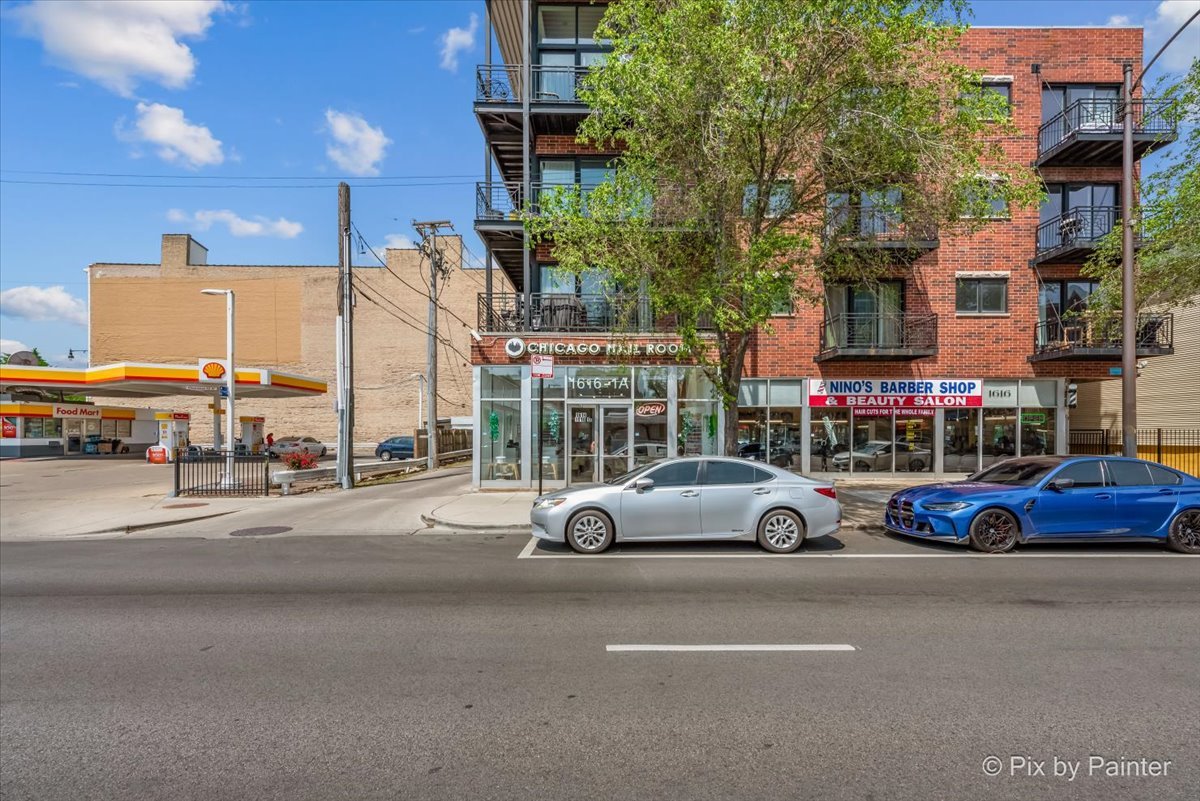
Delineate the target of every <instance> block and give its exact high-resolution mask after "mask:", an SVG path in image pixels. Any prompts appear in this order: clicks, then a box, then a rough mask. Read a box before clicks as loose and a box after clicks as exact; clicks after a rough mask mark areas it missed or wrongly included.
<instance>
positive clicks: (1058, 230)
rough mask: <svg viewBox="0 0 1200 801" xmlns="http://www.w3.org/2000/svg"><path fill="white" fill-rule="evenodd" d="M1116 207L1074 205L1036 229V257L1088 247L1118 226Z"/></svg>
mask: <svg viewBox="0 0 1200 801" xmlns="http://www.w3.org/2000/svg"><path fill="white" fill-rule="evenodd" d="M1120 214H1121V210H1120V209H1119V208H1118V207H1116V206H1076V207H1075V208H1073V209H1068V210H1067V211H1066V212H1064V213H1063V214H1060V215H1059V216H1057V217H1054V218H1052V219H1050V220H1047V221H1046V222H1044V223H1042V224H1041V225H1039V226H1038V229H1037V252H1038V255H1042V254H1044V253H1049V252H1051V251H1055V250H1061V249H1073V248H1079V247H1089V246H1092V245H1094V244H1095V243H1096V242H1098V241H1100V239H1101V238H1103V237H1104V236H1105V235H1106V234H1107V233H1108V232H1109V231H1111V230H1112V229H1113V228H1115V227H1116V226H1117V225H1118V224H1119V219H1120Z"/></svg>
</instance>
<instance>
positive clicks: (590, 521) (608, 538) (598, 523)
mask: <svg viewBox="0 0 1200 801" xmlns="http://www.w3.org/2000/svg"><path fill="white" fill-rule="evenodd" d="M612 541H613V534H612V524H611V523H609V522H608V518H606V517H604V516H603V515H601V514H600V513H598V512H581V513H580V514H578V515H576V516H575V517H573V518H571V522H570V523H569V524H568V529H567V542H568V543H569V544H570V545H571V547H572V548H574V549H575V550H576V551H578V552H579V553H600V552H601V551H603V550H604V549H605V548H607V547H608V546H609V545H611V544H612Z"/></svg>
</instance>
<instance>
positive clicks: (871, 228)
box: [825, 206, 937, 242]
mask: <svg viewBox="0 0 1200 801" xmlns="http://www.w3.org/2000/svg"><path fill="white" fill-rule="evenodd" d="M825 236H826V238H828V239H838V240H842V241H851V242H905V241H918V240H920V241H927V240H933V239H936V238H937V233H936V231H935V230H934V229H933V227H932V226H928V225H920V224H917V223H914V222H906V221H905V219H904V214H903V211H902V210H901V209H894V208H880V207H871V206H836V207H834V208H830V209H828V210H826V213H825Z"/></svg>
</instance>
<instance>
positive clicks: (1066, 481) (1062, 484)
mask: <svg viewBox="0 0 1200 801" xmlns="http://www.w3.org/2000/svg"><path fill="white" fill-rule="evenodd" d="M1073 486H1075V479H1073V478H1056V479H1054V480H1053V481H1051V482H1050V483H1049V484H1047V485H1046V488H1047V489H1052V490H1054V491H1055V492H1062V491H1063V490H1069V489H1070V488H1071V487H1073Z"/></svg>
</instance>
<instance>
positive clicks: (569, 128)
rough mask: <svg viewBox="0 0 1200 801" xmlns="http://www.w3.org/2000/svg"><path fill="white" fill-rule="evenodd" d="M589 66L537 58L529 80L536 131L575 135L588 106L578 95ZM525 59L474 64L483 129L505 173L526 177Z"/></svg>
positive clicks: (477, 111) (532, 124)
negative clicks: (520, 62) (523, 161)
mask: <svg viewBox="0 0 1200 801" xmlns="http://www.w3.org/2000/svg"><path fill="white" fill-rule="evenodd" d="M587 72H588V68H587V67H551V66H542V65H540V64H535V65H533V67H532V74H531V76H530V80H531V81H532V86H533V92H532V93H531V94H530V97H529V112H530V127H531V128H532V131H533V133H536V134H562V135H574V134H575V131H576V128H577V127H578V125H579V121H580V120H581V119H583V117H584V116H586V115H587V113H588V112H587V106H586V105H584V103H583V101H581V100H580V99H579V86H580V83H581V81H582V80H583V76H584V75H586V74H587ZM523 78H524V76H523V74H522V67H521V65H516V66H510V65H507V64H493V65H491V66H488V65H479V66H478V67H476V68H475V117H476V119H478V120H479V126H480V128H482V129H483V136H484V138H485V139H486V140H487V142H488V145H489V147H491V149H492V154H493V156H494V157H495V159H496V164H497V166H499V168H500V175H501V176H502V177H503V178H504V179H505V180H510V181H512V180H520V177H521V154H522V147H521V130H522V128H523V127H524V126H523V121H522V119H521V114H522V106H521V101H522V86H521V84H522V81H523Z"/></svg>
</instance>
